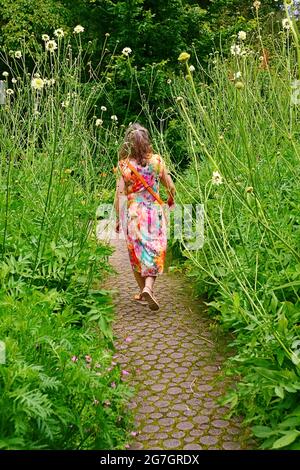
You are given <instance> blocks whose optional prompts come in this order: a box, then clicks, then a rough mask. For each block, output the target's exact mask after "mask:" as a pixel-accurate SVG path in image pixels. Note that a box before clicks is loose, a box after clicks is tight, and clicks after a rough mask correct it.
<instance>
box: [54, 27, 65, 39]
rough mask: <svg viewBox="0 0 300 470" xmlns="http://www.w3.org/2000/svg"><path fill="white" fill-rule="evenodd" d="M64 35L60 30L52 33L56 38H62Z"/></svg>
mask: <svg viewBox="0 0 300 470" xmlns="http://www.w3.org/2000/svg"><path fill="white" fill-rule="evenodd" d="M64 35H65V32H64V30H63V29H62V28H58V29H56V30H55V31H54V36H56V37H57V38H63V37H64Z"/></svg>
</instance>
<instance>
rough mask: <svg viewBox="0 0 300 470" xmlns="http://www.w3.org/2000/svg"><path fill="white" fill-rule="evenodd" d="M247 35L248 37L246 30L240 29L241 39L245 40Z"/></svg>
mask: <svg viewBox="0 0 300 470" xmlns="http://www.w3.org/2000/svg"><path fill="white" fill-rule="evenodd" d="M246 37H247V34H246V33H245V31H240V32H239V33H238V38H239V40H240V41H245V39H246Z"/></svg>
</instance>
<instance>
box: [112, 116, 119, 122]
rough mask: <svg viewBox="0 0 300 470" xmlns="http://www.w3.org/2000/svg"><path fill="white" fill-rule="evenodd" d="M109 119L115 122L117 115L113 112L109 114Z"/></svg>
mask: <svg viewBox="0 0 300 470" xmlns="http://www.w3.org/2000/svg"><path fill="white" fill-rule="evenodd" d="M110 119H111V120H112V121H115V122H117V120H118V117H117V116H116V115H115V114H113V115H112V116H110Z"/></svg>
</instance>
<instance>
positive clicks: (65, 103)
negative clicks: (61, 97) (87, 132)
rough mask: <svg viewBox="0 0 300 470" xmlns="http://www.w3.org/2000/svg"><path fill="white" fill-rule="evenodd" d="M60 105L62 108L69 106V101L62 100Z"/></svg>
mask: <svg viewBox="0 0 300 470" xmlns="http://www.w3.org/2000/svg"><path fill="white" fill-rule="evenodd" d="M61 106H62V108H68V107H69V106H70V101H69V100H66V101H63V102H62V104H61Z"/></svg>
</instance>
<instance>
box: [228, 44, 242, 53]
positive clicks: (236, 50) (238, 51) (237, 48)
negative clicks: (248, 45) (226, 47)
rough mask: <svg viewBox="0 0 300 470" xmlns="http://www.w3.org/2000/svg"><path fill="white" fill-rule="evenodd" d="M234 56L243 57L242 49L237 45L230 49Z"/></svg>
mask: <svg viewBox="0 0 300 470" xmlns="http://www.w3.org/2000/svg"><path fill="white" fill-rule="evenodd" d="M230 52H231V54H232V55H241V48H240V46H238V45H237V44H233V45H232V46H231V48H230Z"/></svg>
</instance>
